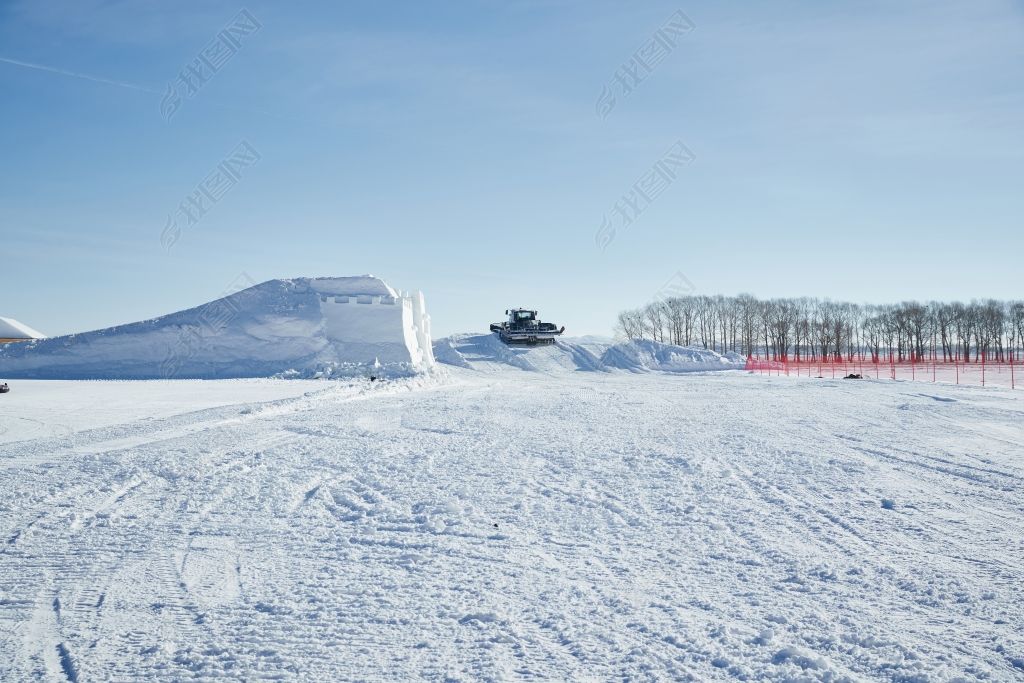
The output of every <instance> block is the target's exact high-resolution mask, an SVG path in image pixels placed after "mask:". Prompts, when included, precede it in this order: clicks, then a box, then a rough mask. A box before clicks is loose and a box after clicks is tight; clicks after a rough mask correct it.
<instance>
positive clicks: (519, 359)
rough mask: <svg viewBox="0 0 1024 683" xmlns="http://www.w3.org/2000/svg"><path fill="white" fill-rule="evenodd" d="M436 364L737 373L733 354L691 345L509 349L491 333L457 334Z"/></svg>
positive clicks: (574, 343)
mask: <svg viewBox="0 0 1024 683" xmlns="http://www.w3.org/2000/svg"><path fill="white" fill-rule="evenodd" d="M434 356H435V357H436V358H437V360H438V362H441V363H445V364H447V365H454V366H457V367H462V368H468V369H472V370H481V371H485V372H497V371H501V370H507V369H510V368H516V369H519V370H525V371H527V372H546V373H555V372H576V371H583V372H610V371H613V370H625V371H629V372H671V373H680V372H707V371H710V370H742V369H743V367H744V364H745V362H746V361H745V359H744V358H743V356H742V355H740V354H737V353H727V354H724V355H723V354H720V353H716V352H715V351H711V350H709V349H704V348H700V347H696V346H675V345H672V344H662V343H659V342H655V341H627V342H618V343H617V342H614V341H612V340H610V339H604V338H600V337H581V338H577V339H572V338H569V339H560V340H558V341H556V342H555V343H554V344H552V345H550V346H536V347H522V346H517V347H510V346H506V345H505V344H503V343H502V342H501V340H500V339H498V337H497V335H495V334H456V335H452V336H451V337H445V338H444V339H439V340H438V341H437V342H436V343H435V344H434Z"/></svg>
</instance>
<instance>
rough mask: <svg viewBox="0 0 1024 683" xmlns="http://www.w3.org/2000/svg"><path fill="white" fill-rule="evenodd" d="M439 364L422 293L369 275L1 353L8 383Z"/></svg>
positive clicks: (232, 299)
mask: <svg viewBox="0 0 1024 683" xmlns="http://www.w3.org/2000/svg"><path fill="white" fill-rule="evenodd" d="M433 365H434V357H433V353H432V348H431V340H430V317H429V316H428V315H427V314H426V310H425V305H424V300H423V295H422V294H421V293H419V292H416V293H414V294H409V293H400V292H397V291H396V290H394V289H392V288H391V287H389V286H388V285H387V284H386V283H385V282H384V281H383V280H381V279H379V278H376V277H373V276H372V275H362V276H358V277H331V278H297V279H292V280H270V281H268V282H264V283H262V284H259V285H255V286H253V287H249V288H248V289H244V290H242V291H239V292H236V293H234V294H230V295H228V296H225V297H223V298H221V299H217V300H215V301H211V302H210V303H207V304H204V305H202V306H198V307H196V308H190V309H188V310H185V311H179V312H178V313H172V314H170V315H165V316H162V317H159V318H154V319H152V320H146V321H143V322H137V323H131V324H128V325H120V326H117V327H111V328H107V329H103V330H97V331H94V332H86V333H83V334H72V335H67V336H63V337H53V338H50V339H45V340H37V341H30V342H25V343H19V344H10V345H7V346H5V347H0V375H3V376H4V377H8V378H37V379H156V378H200V379H210V378H232V377H268V376H286V377H334V376H345V377H350V376H361V375H368V374H375V375H378V376H388V377H399V376H409V375H413V374H417V373H419V372H422V371H425V370H427V369H429V368H431V367H433Z"/></svg>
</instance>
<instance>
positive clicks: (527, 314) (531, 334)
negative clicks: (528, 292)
mask: <svg viewBox="0 0 1024 683" xmlns="http://www.w3.org/2000/svg"><path fill="white" fill-rule="evenodd" d="M505 314H506V315H507V316H508V320H506V321H505V322H503V323H491V332H497V333H498V337H500V338H501V341H503V342H505V343H506V344H508V345H509V346H512V345H514V344H526V345H527V346H536V345H537V344H554V343H555V337H557V336H558V335H560V334H562V333H563V332H565V326H564V325H563V326H562V327H561V329H559V328H558V326H556V325H555V324H554V323H542V322H541V321H540V318H538V317H537V311H530V310H527V309H525V308H512V309H509V310H507V311H505Z"/></svg>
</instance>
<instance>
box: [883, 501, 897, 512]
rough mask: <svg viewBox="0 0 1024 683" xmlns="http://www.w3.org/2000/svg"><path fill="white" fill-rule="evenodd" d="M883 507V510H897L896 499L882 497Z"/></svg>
mask: <svg viewBox="0 0 1024 683" xmlns="http://www.w3.org/2000/svg"><path fill="white" fill-rule="evenodd" d="M882 509H883V510H895V509H896V501H894V500H892V499H890V498H883V499H882Z"/></svg>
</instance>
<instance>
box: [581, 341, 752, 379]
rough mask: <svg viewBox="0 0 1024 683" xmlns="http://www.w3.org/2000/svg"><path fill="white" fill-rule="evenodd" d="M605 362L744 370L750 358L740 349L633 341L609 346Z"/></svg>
mask: <svg viewBox="0 0 1024 683" xmlns="http://www.w3.org/2000/svg"><path fill="white" fill-rule="evenodd" d="M601 362H602V363H603V364H604V365H605V366H607V367H610V368H618V369H621V370H629V371H632V372H648V371H651V370H654V371H659V372H704V371H706V370H742V369H743V367H744V366H745V364H746V359H745V358H744V357H743V356H742V355H741V354H738V353H726V354H724V355H723V354H720V353H716V352H715V351H711V350H709V349H705V348H702V347H698V346H675V345H673V344H661V343H659V342H656V341H646V340H643V341H629V342H624V343H621V344H615V345H614V346H611V347H609V348H608V349H607V350H606V351H605V352H604V354H603V355H602V356H601Z"/></svg>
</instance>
